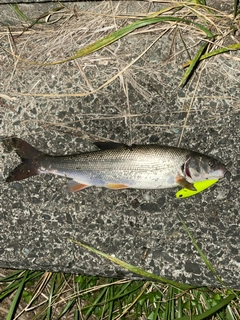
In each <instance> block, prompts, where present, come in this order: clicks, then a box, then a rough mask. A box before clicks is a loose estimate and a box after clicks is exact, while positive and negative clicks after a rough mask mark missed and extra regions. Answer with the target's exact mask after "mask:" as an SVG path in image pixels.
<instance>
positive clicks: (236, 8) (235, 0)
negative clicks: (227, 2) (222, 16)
mask: <svg viewBox="0 0 240 320" xmlns="http://www.w3.org/2000/svg"><path fill="white" fill-rule="evenodd" d="M238 4H239V0H234V6H233V9H234V10H233V15H234V18H236V16H237V13H238V12H237V11H238Z"/></svg>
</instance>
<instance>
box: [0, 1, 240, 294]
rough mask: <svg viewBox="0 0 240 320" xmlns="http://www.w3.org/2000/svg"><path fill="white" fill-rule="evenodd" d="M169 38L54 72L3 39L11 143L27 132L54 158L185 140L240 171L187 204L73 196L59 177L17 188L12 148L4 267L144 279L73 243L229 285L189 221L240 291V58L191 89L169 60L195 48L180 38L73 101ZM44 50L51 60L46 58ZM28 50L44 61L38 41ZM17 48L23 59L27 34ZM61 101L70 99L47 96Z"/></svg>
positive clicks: (2, 210)
mask: <svg viewBox="0 0 240 320" xmlns="http://www.w3.org/2000/svg"><path fill="white" fill-rule="evenodd" d="M92 5H93V4H92ZM145 9H146V8H145ZM146 10H147V9H146ZM142 11H143V9H142ZM74 23H76V24H77V23H79V21H78V20H77V19H76V21H74ZM157 35H158V34H156V32H153V33H148V34H144V33H143V34H141V33H139V34H135V35H133V34H132V35H129V36H128V37H127V38H125V39H122V40H121V45H119V46H118V44H116V43H115V44H113V45H111V46H110V47H108V48H107V49H104V50H103V51H102V52H101V53H95V54H94V55H93V56H92V57H91V58H89V57H88V58H87V57H85V58H83V59H81V60H80V59H79V60H78V64H76V63H75V62H69V63H66V64H64V65H61V66H51V67H36V66H31V65H26V64H24V63H21V62H18V63H16V62H15V60H14V59H13V58H12V57H11V56H10V55H9V54H7V53H6V52H5V51H4V50H2V49H1V48H2V47H5V48H7V49H9V42H8V40H7V37H6V36H4V35H2V37H1V40H0V42H1V48H0V61H1V65H2V67H1V68H2V72H1V74H0V94H1V98H2V99H1V109H0V135H1V136H2V137H4V136H11V135H16V136H18V137H20V138H22V139H25V140H26V141H28V142H29V143H31V144H33V145H34V146H35V147H37V148H38V149H40V150H42V151H44V152H47V153H51V154H66V153H76V152H81V151H84V150H91V149H94V147H93V145H92V142H93V141H96V140H99V139H106V140H114V141H119V142H124V143H128V144H131V143H141V144H145V143H160V144H169V145H178V144H179V143H180V146H182V147H187V148H190V149H193V150H196V151H199V152H203V153H206V154H210V155H213V156H215V157H217V158H220V159H221V160H222V161H223V162H224V163H225V164H227V167H228V169H229V170H230V171H231V172H232V175H233V177H232V178H231V180H230V181H228V180H223V181H221V182H220V183H218V184H217V185H216V186H214V187H212V188H211V189H209V190H208V191H206V192H204V193H202V194H199V195H197V196H195V197H192V198H188V199H185V200H178V199H176V198H175V192H176V191H177V189H170V190H151V191H149V190H122V191H111V190H107V189H100V188H99V189H97V188H94V187H93V188H88V189H85V190H83V191H82V192H78V193H74V194H69V193H67V192H66V190H65V189H66V180H65V178H59V177H53V176H50V175H45V176H40V177H32V178H30V179H28V180H24V181H19V182H14V183H11V184H7V183H5V182H4V178H5V177H6V176H7V174H8V172H9V170H11V169H12V168H13V167H14V166H15V165H16V163H18V161H19V160H18V157H17V156H16V155H15V154H14V152H12V153H7V152H5V151H4V150H3V149H2V147H1V149H0V152H1V163H0V170H1V175H0V182H1V184H0V199H1V207H0V228H1V234H0V239H1V241H0V253H1V254H0V267H4V268H5V267H7V268H8V267H9V268H18V269H19V268H29V269H41V270H53V271H58V270H61V271H66V272H74V273H84V274H98V275H102V276H111V277H127V278H136V275H132V274H129V273H128V272H126V271H125V270H124V269H122V268H120V267H118V266H116V265H114V264H111V263H109V262H108V261H106V260H104V259H102V258H100V257H97V256H96V255H94V254H92V253H89V252H87V251H86V250H85V249H82V248H80V247H78V246H77V245H75V244H73V243H71V242H70V241H69V240H68V238H72V239H75V240H78V241H81V242H84V243H87V244H88V245H90V246H92V247H95V248H97V249H99V250H102V251H104V252H106V253H109V254H114V255H115V256H116V257H118V258H120V259H122V260H124V261H126V262H129V263H131V264H133V265H137V266H139V267H142V268H144V269H146V270H148V271H151V272H154V273H156V274H158V275H161V276H163V277H169V278H171V279H174V280H177V281H180V282H186V283H191V284H197V285H200V286H202V285H211V286H220V284H219V282H218V281H217V280H216V279H215V277H214V275H213V274H212V273H211V272H210V271H209V270H208V269H207V267H206V266H205V265H204V263H203V261H202V260H201V258H200V257H199V255H198V253H197V251H196V250H195V248H194V246H193V245H192V243H191V240H190V239H189V237H188V235H187V233H186V231H185V230H184V228H183V226H182V223H181V221H180V219H179V216H181V217H182V218H183V219H184V221H185V223H186V224H187V226H188V228H189V230H190V231H191V233H192V235H193V236H194V238H195V240H196V241H197V243H198V244H199V246H200V247H201V249H202V250H203V252H204V253H205V255H206V256H207V257H208V259H209V260H210V262H211V263H212V264H213V266H214V268H215V270H216V272H217V273H218V275H219V276H220V277H221V278H222V279H223V281H225V282H226V283H227V284H228V285H229V286H231V287H234V288H238V289H239V288H240V280H239V270H240V251H239V237H240V236H239V235H240V216H239V174H240V172H239V165H240V159H239V154H240V150H239V149H240V144H239V137H240V123H239V119H240V111H239V98H240V72H239V67H240V62H239V53H236V52H235V53H230V54H229V55H225V56H219V57H216V58H214V59H213V60H211V61H209V62H208V63H207V64H206V65H205V67H204V69H203V70H202V71H201V77H200V79H199V78H198V77H199V75H200V70H201V69H199V72H198V73H197V74H196V75H195V76H194V77H193V78H192V79H191V81H190V82H189V84H188V85H187V86H186V87H185V88H183V89H180V88H179V87H178V83H179V81H180V79H181V77H182V75H183V70H182V69H181V64H182V63H183V62H184V61H186V59H187V56H186V54H185V53H182V54H181V55H177V56H175V57H172V58H170V59H169V52H179V51H180V50H181V49H183V45H182V43H181V42H180V41H179V38H178V41H175V40H174V39H175V35H174V34H168V35H166V36H164V37H163V38H162V39H161V40H159V41H158V42H156V43H155V44H154V45H153V47H152V48H151V49H150V50H149V51H148V52H147V53H146V54H144V55H143V57H142V58H140V59H139V60H138V61H137V62H136V63H135V64H134V65H133V66H132V67H131V68H130V69H128V70H127V71H126V72H125V73H123V75H122V76H121V78H120V79H119V78H117V79H116V80H115V81H113V82H111V83H110V84H109V85H108V86H106V87H104V88H103V89H102V90H100V91H97V92H95V93H94V94H92V95H90V96H85V97H79V96H76V97H69V96H66V95H65V93H68V94H71V93H75V94H76V93H81V92H83V91H87V89H88V90H89V88H90V87H93V88H97V87H98V86H99V85H101V84H102V83H104V82H105V81H107V80H108V79H109V77H110V75H111V74H112V73H113V74H114V73H117V70H118V69H120V68H123V67H125V66H126V65H127V63H129V62H130V61H132V60H133V59H134V58H136V57H137V55H138V54H139V53H140V52H142V51H143V50H144V49H145V48H147V46H148V45H150V44H151V43H152V42H153V41H154V40H155V39H156V37H157ZM72 36H73V37H74V35H72ZM79 38H80V39H79ZM79 38H78V39H76V38H75V39H74V40H73V42H74V41H75V42H74V44H75V47H74V49H73V51H74V50H76V48H78V45H79V43H81V37H79ZM66 41H67V40H66ZM186 41H187V44H188V45H189V46H191V44H193V43H194V39H193V38H191V37H189V39H188V40H186ZM40 44H41V42H40ZM40 44H39V57H41V54H42V53H41V52H44V50H43V49H42V48H41V46H40ZM136 44H137V45H136ZM25 45H27V46H29V53H31V54H33V56H34V50H36V45H35V49H34V35H33V38H31V41H29V42H27V43H25ZM16 46H17V49H18V53H19V54H21V50H24V45H23V42H21V38H19V40H18V39H16ZM66 50H67V47H64V48H63V54H65V52H66ZM109 50H110V51H109ZM172 50H173V51H172ZM192 52H195V51H194V50H193V51H192ZM35 56H36V53H35ZM233 57H235V58H233ZM25 58H26V54H25ZM53 58H54V57H53ZM79 66H80V67H79ZM113 70H116V72H113ZM86 78H87V81H88V83H87V84H86ZM198 81H199V85H198V87H196V84H197V82H198ZM24 93H30V96H28V95H26V96H24V95H22V94H24ZM49 93H52V94H63V96H57V97H55V98H54V97H48V96H43V95H41V94H49ZM35 94H37V95H35ZM6 95H7V96H6ZM191 102H192V106H191V108H190V105H191ZM181 135H182V138H181Z"/></svg>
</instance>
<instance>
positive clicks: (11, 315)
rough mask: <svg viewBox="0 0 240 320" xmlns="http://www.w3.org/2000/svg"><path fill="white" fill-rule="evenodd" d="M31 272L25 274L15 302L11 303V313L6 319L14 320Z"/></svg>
mask: <svg viewBox="0 0 240 320" xmlns="http://www.w3.org/2000/svg"><path fill="white" fill-rule="evenodd" d="M29 272H30V271H25V272H24V276H23V278H22V281H21V282H20V283H19V286H18V289H17V292H16V294H15V296H14V298H13V301H12V303H11V306H10V309H9V312H8V314H7V317H6V320H12V319H13V315H14V312H15V310H16V308H17V304H18V301H19V299H20V297H21V295H22V292H23V289H24V287H25V285H26V281H27V277H28V275H29Z"/></svg>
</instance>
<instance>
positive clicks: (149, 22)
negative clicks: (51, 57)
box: [54, 16, 213, 64]
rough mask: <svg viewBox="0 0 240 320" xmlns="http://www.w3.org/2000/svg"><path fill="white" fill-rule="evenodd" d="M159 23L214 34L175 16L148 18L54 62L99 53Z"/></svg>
mask: <svg viewBox="0 0 240 320" xmlns="http://www.w3.org/2000/svg"><path fill="white" fill-rule="evenodd" d="M158 22H182V23H185V24H188V25H191V24H192V25H194V26H195V27H197V28H198V29H200V30H202V31H203V32H204V33H205V34H206V35H207V36H208V37H209V38H212V37H213V34H212V33H211V32H210V31H209V30H208V29H207V28H205V27H204V26H203V25H201V24H199V23H194V22H192V21H190V20H187V19H183V18H179V17H173V16H160V17H154V18H149V17H147V18H144V19H141V20H137V21H135V22H133V23H131V24H129V25H127V26H126V27H123V28H121V29H119V30H117V31H115V32H113V33H111V34H110V35H108V36H106V37H104V38H102V39H100V40H97V41H95V42H94V43H92V44H90V45H88V46H86V47H85V48H83V49H80V50H78V51H77V52H76V53H75V54H74V55H73V56H72V57H70V58H68V59H65V60H62V61H57V62H54V64H57V63H63V62H65V61H69V60H74V59H77V58H81V57H83V56H86V55H88V54H90V53H93V52H95V51H98V50H100V49H102V48H104V47H106V46H108V45H109V44H111V43H113V42H115V41H117V40H119V39H121V38H123V37H124V36H126V35H127V34H129V33H131V32H133V31H134V30H136V29H139V28H142V27H145V26H148V25H152V24H156V23H158Z"/></svg>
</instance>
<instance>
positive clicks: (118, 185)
mask: <svg viewBox="0 0 240 320" xmlns="http://www.w3.org/2000/svg"><path fill="white" fill-rule="evenodd" d="M105 187H106V188H108V189H115V190H117V189H126V188H129V186H127V185H126V184H123V183H106V185H105Z"/></svg>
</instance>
